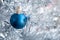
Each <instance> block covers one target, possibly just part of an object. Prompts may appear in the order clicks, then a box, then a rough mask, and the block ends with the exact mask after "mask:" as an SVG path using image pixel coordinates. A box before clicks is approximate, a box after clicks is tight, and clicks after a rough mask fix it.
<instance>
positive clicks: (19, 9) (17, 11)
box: [16, 6, 22, 14]
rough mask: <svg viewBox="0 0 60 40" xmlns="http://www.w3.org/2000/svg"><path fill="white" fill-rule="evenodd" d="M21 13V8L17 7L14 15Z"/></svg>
mask: <svg viewBox="0 0 60 40" xmlns="http://www.w3.org/2000/svg"><path fill="white" fill-rule="evenodd" d="M21 11H22V10H21V6H17V8H16V13H17V14H20V13H21Z"/></svg>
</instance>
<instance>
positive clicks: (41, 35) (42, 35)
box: [0, 0, 60, 40]
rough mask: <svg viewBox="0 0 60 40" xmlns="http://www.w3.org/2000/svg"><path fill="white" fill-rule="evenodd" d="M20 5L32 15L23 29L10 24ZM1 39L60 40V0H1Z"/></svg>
mask: <svg viewBox="0 0 60 40" xmlns="http://www.w3.org/2000/svg"><path fill="white" fill-rule="evenodd" d="M18 5H20V6H21V8H22V12H24V13H25V14H26V15H27V16H28V15H29V16H30V20H29V21H28V22H27V24H26V26H25V27H24V28H23V29H15V28H13V27H12V26H11V24H10V17H11V15H12V14H13V13H15V9H16V7H17V6H18ZM0 40H60V0H0Z"/></svg>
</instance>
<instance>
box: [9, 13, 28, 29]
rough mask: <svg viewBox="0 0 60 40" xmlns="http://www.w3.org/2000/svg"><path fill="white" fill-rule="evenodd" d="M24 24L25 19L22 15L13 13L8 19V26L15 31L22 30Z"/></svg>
mask: <svg viewBox="0 0 60 40" xmlns="http://www.w3.org/2000/svg"><path fill="white" fill-rule="evenodd" d="M26 23H27V17H26V16H25V14H23V13H20V14H17V13H15V14H13V15H12V16H11V18H10V24H11V25H12V26H13V27H14V28H16V29H22V28H24V27H25V25H26Z"/></svg>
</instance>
